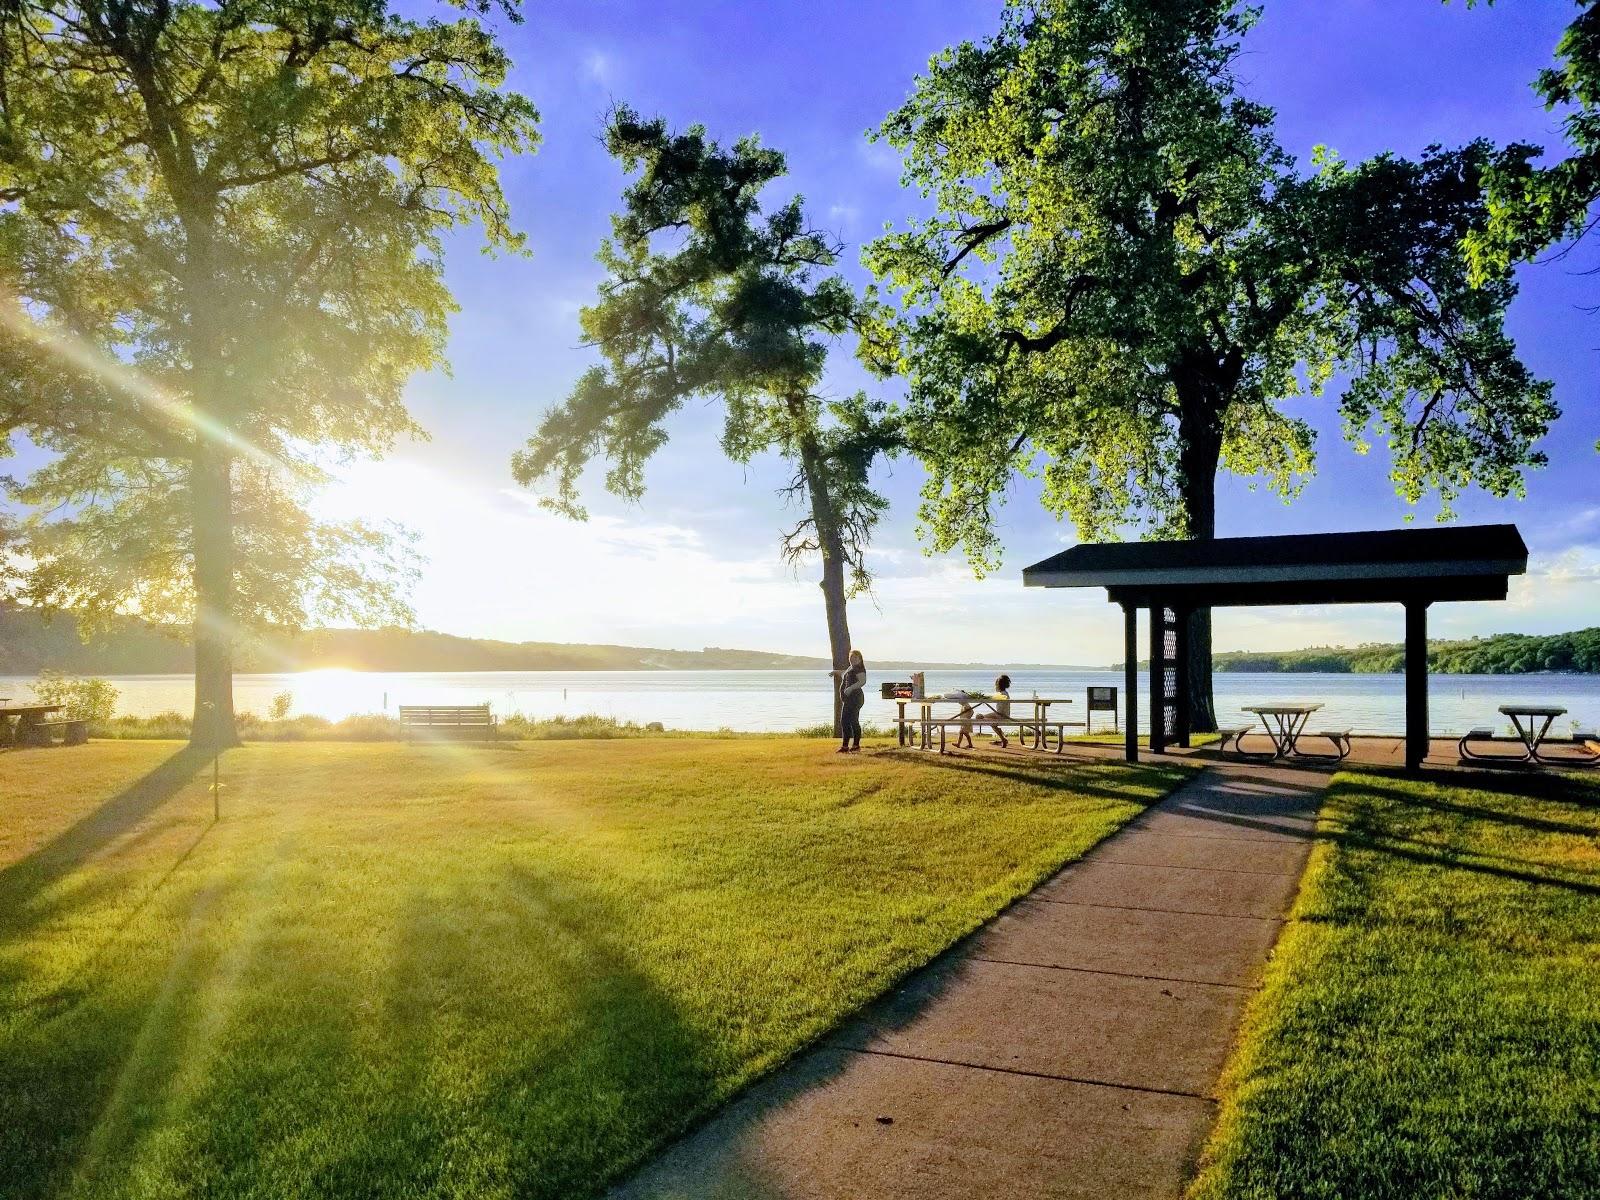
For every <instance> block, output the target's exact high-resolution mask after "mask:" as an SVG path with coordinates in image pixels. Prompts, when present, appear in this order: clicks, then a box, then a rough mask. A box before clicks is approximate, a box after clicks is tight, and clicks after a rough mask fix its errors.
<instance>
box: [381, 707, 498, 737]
mask: <svg viewBox="0 0 1600 1200" xmlns="http://www.w3.org/2000/svg"><path fill="white" fill-rule="evenodd" d="M495 724H496V721H495V716H494V714H493V713H492V712H490V711H489V706H488V705H487V704H402V705H401V706H400V726H401V728H402V729H405V730H406V731H407V732H410V731H411V730H413V729H427V730H434V731H444V732H447V733H462V734H473V733H476V734H480V735H481V736H483V737H486V738H493V737H494V736H495Z"/></svg>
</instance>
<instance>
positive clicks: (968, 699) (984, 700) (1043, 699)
mask: <svg viewBox="0 0 1600 1200" xmlns="http://www.w3.org/2000/svg"><path fill="white" fill-rule="evenodd" d="M1007 703H1009V704H1012V705H1021V704H1031V705H1033V720H1034V721H1035V722H1038V723H1039V724H1040V725H1042V724H1043V723H1044V722H1045V721H1047V720H1049V718H1050V706H1051V705H1052V704H1071V703H1072V701H1071V700H1070V699H1067V698H1066V697H1062V696H1012V697H1010V698H1009V699H1005V698H1002V697H998V696H990V695H987V694H985V693H983V692H955V693H949V694H942V695H938V696H896V697H894V704H895V709H896V716H895V732H896V734H897V736H898V738H899V744H900V745H902V746H905V745H909V744H910V740H911V729H910V726H911V724H912V722H911V721H908V720H907V719H906V706H907V705H908V704H914V705H916V706H917V707H918V709H919V710H920V711H921V716H920V717H919V718H917V721H916V723H917V724H918V726H919V727H920V729H921V737H920V739H919V746H918V748H919V749H922V750H931V749H932V748H933V738H932V736H931V723H932V721H933V706H934V705H936V704H966V705H971V706H972V721H973V724H975V725H981V724H983V720H984V716H985V715H986V714H985V710H987V715H988V716H991V717H994V718H996V719H997V720H1016V719H1017V718H1016V717H1001V716H1000V705H1002V704H1007ZM1042 738H1043V730H1042V729H1035V731H1034V739H1033V741H1034V749H1038V748H1039V746H1040V744H1041V741H1042Z"/></svg>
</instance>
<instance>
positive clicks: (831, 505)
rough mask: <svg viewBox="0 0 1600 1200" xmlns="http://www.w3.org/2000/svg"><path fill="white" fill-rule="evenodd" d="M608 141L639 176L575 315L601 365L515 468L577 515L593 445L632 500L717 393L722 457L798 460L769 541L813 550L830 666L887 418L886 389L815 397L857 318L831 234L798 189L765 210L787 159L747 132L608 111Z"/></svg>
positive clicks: (800, 551)
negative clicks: (726, 139)
mask: <svg viewBox="0 0 1600 1200" xmlns="http://www.w3.org/2000/svg"><path fill="white" fill-rule="evenodd" d="M606 147H607V149H608V150H609V151H610V152H611V154H612V155H613V156H614V157H615V158H616V159H617V160H618V161H619V162H620V163H621V164H622V166H623V168H624V170H626V171H627V172H629V173H630V174H632V175H634V176H635V178H634V179H633V181H632V182H631V183H630V184H629V185H628V187H627V189H626V190H625V192H624V195H623V208H622V211H621V212H619V213H618V214H616V215H615V216H614V217H613V218H612V236H611V237H610V238H609V239H607V240H606V242H605V243H604V245H603V246H602V247H601V250H600V255H599V258H600V262H601V263H602V264H603V265H604V266H605V268H606V271H607V279H606V280H605V282H604V283H602V284H601V286H600V295H599V299H598V301H597V302H596V303H595V304H593V305H591V306H589V307H587V308H585V309H583V311H582V314H581V321H582V326H583V333H584V340H585V342H586V343H587V344H589V345H592V346H594V347H595V348H596V349H598V350H599V351H600V353H601V354H602V356H603V357H604V359H605V364H604V365H603V366H596V367H594V368H592V369H590V370H589V371H588V372H586V373H585V374H584V375H583V377H582V378H581V379H580V380H579V381H578V384H577V386H576V387H575V388H574V389H573V391H572V394H571V395H570V396H569V397H568V398H567V400H566V402H565V403H563V404H561V405H559V406H557V407H555V408H554V409H552V410H551V411H550V412H548V413H546V414H545V416H544V418H543V420H542V421H541V423H540V425H539V427H538V429H537V431H536V432H535V433H534V435H533V437H531V438H530V439H529V441H528V444H527V446H526V447H525V448H524V449H522V450H521V451H519V452H518V453H517V454H516V455H515V456H514V458H513V463H512V466H513V471H514V473H515V475H516V478H517V479H518V481H519V482H521V483H523V484H524V485H528V486H537V485H539V484H542V483H548V484H550V485H552V491H551V492H550V493H549V494H548V495H546V496H545V497H543V501H544V503H546V504H547V505H548V506H550V507H552V508H554V509H556V510H557V511H561V512H565V513H567V514H569V515H574V516H580V517H581V516H583V515H584V510H583V508H582V505H581V504H580V503H579V500H578V492H579V484H580V481H581V476H582V473H583V471H584V469H585V468H586V467H587V466H588V464H589V463H590V461H591V460H592V459H594V458H595V457H597V456H599V457H604V458H605V459H606V460H608V461H609V463H610V469H609V471H608V473H607V475H606V486H607V487H608V488H609V489H610V490H611V491H612V492H614V493H615V494H617V495H619V496H622V497H624V498H626V499H629V500H637V499H639V498H640V497H641V496H642V495H643V492H644V464H645V463H646V461H647V460H648V459H649V458H650V456H651V455H652V454H654V453H655V451H656V450H658V449H659V448H660V447H661V446H662V444H663V443H664V442H665V441H666V439H667V432H666V429H665V427H664V423H665V421H666V420H667V418H668V417H670V416H671V415H672V414H673V413H674V412H676V411H677V410H678V409H679V408H680V407H681V406H682V405H683V404H684V403H685V402H686V401H688V400H689V399H691V398H693V397H696V396H700V397H708V398H715V399H719V400H721V401H722V403H723V406H724V421H723V432H722V448H723V450H724V451H725V452H726V453H727V455H728V457H729V458H731V459H733V460H734V461H735V462H740V463H749V462H752V461H753V460H754V459H756V458H757V457H758V456H759V455H762V454H767V453H776V454H779V455H781V456H782V457H783V458H784V459H785V460H787V461H788V462H789V463H791V464H792V466H793V469H794V475H793V479H792V482H791V484H790V485H789V488H788V489H787V491H788V493H789V494H790V496H791V497H792V498H793V499H794V500H795V501H796V502H797V504H798V506H799V507H800V510H801V515H800V517H799V518H798V520H797V522H796V524H795V525H794V527H793V528H791V529H790V530H789V531H788V532H787V533H786V534H785V535H784V537H783V541H782V552H783V554H784V556H785V557H786V558H788V559H789V560H790V561H795V562H798V561H800V560H801V559H803V558H806V557H809V556H811V555H813V554H815V555H818V556H819V557H820V558H821V560H822V571H823V578H822V589H823V593H824V599H825V607H826V611H827V616H828V626H829V641H830V646H831V648H832V651H833V661H834V665H835V666H836V667H843V666H844V658H845V655H846V654H847V653H848V651H849V648H850V639H849V630H848V625H847V623H846V615H845V601H846V599H847V598H848V597H849V596H850V595H853V594H855V593H856V592H859V591H860V590H861V589H862V588H864V587H866V586H867V585H868V581H869V578H870V576H869V572H868V570H867V564H866V547H867V543H868V541H869V539H870V536H871V533H872V529H873V527H874V526H875V525H876V524H877V522H878V520H879V518H880V516H881V515H882V512H883V510H884V507H885V503H886V502H885V500H884V498H883V497H882V496H881V495H880V494H879V493H877V492H876V491H875V490H874V489H873V488H872V486H871V483H870V479H869V468H870V467H871V464H872V462H873V460H874V459H875V458H876V457H877V456H878V455H879V454H881V453H885V452H892V450H893V449H894V448H895V446H896V444H897V438H898V433H897V431H896V426H895V424H894V422H893V420H892V418H891V417H890V416H889V414H888V412H887V410H886V409H885V407H884V406H883V405H882V404H879V403H876V402H872V401H869V400H868V399H867V398H866V397H865V396H863V395H855V396H850V397H845V398H838V399H832V400H830V399H827V398H825V397H824V396H823V395H822V394H821V384H822V377H823V372H824V369H825V366H826V363H827V357H828V352H829V348H830V345H831V344H832V342H833V341H834V340H835V339H837V338H838V337H840V336H842V335H844V334H846V333H847V332H850V331H851V330H853V329H854V327H855V322H856V317H857V309H858V298H857V296H856V295H855V293H854V291H853V290H852V289H851V288H850V287H849V285H848V284H847V283H846V282H845V281H844V279H843V278H842V277H841V276H840V275H839V274H838V273H837V272H836V271H834V270H832V268H833V266H834V264H835V262H836V261H837V258H838V253H839V247H838V246H837V245H836V244H835V243H834V241H833V239H831V238H830V237H829V236H828V235H827V234H825V233H823V232H822V231H820V230H818V229H816V228H814V227H812V226H811V225H810V223H809V222H808V221H807V219H806V216H805V211H804V206H803V203H802V201H801V199H800V198H798V197H796V198H793V199H790V200H789V201H787V202H785V203H783V204H781V205H779V206H777V207H775V208H773V209H772V210H771V211H766V212H764V211H763V210H762V208H761V202H760V196H761V192H762V190H763V189H764V188H765V187H766V186H767V185H768V184H769V183H771V182H772V181H773V180H775V179H778V178H779V177H781V176H782V175H783V174H784V172H785V169H786V168H785V164H784V159H783V156H782V155H781V154H779V153H778V152H777V151H775V150H772V149H770V148H768V147H765V146H762V145H761V144H760V142H759V140H758V139H756V138H754V137H749V138H745V139H742V140H741V141H739V142H737V143H736V144H735V145H734V146H733V147H732V148H731V149H725V148H723V147H721V146H719V145H718V144H717V143H716V142H714V141H712V140H710V139H709V138H707V137H706V133H705V129H704V128H703V127H702V126H698V125H696V126H691V127H690V128H689V129H687V130H685V131H684V132H682V133H671V132H669V130H668V128H667V126H666V123H665V122H664V121H662V120H660V119H655V120H644V119H641V118H640V117H639V116H638V114H636V113H634V112H633V111H632V110H630V109H627V108H621V109H618V110H617V111H616V112H615V113H613V114H612V116H611V119H610V120H609V121H608V123H607V126H606ZM847 572H848V579H847Z"/></svg>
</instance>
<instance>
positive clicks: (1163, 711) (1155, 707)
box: [1150, 607, 1167, 754]
mask: <svg viewBox="0 0 1600 1200" xmlns="http://www.w3.org/2000/svg"><path fill="white" fill-rule="evenodd" d="M1165 636H1166V622H1165V621H1163V620H1162V611H1161V609H1160V608H1159V607H1152V608H1151V609H1150V753H1151V754H1165V753H1166V752H1167V705H1166V696H1165V695H1163V693H1162V684H1163V683H1164V682H1165V677H1166V666H1167V656H1166V653H1165V646H1164V641H1165Z"/></svg>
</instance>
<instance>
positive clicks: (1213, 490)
mask: <svg viewBox="0 0 1600 1200" xmlns="http://www.w3.org/2000/svg"><path fill="white" fill-rule="evenodd" d="M1209 399H1210V398H1209V397H1208V396H1207V395H1206V393H1205V388H1204V386H1203V385H1199V384H1196V385H1192V386H1187V387H1186V386H1184V385H1183V384H1180V385H1179V387H1178V400H1179V405H1180V414H1179V418H1178V440H1179V448H1178V486H1179V489H1180V493H1181V496H1182V498H1183V507H1184V512H1185V514H1186V522H1187V530H1186V532H1187V534H1188V536H1189V537H1190V538H1191V539H1193V540H1195V541H1201V542H1209V541H1213V540H1214V539H1215V538H1216V536H1217V467H1218V465H1219V464H1220V462H1221V460H1222V428H1221V421H1220V418H1219V416H1218V408H1217V406H1215V405H1214V404H1212V403H1210V402H1209ZM1188 635H1189V636H1188V661H1189V729H1190V731H1191V732H1194V733H1212V732H1215V730H1216V728H1217V709H1216V701H1215V699H1214V698H1213V696H1212V689H1211V610H1210V609H1209V608H1197V609H1194V610H1193V611H1192V612H1191V613H1190V614H1189V628H1188ZM1152 669H1154V668H1153V667H1152Z"/></svg>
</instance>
